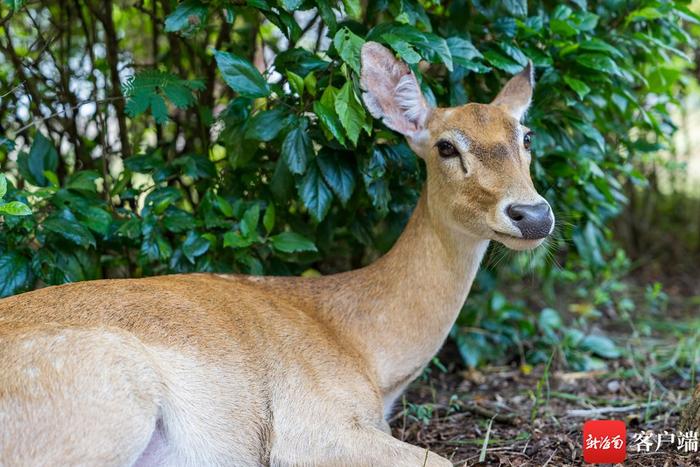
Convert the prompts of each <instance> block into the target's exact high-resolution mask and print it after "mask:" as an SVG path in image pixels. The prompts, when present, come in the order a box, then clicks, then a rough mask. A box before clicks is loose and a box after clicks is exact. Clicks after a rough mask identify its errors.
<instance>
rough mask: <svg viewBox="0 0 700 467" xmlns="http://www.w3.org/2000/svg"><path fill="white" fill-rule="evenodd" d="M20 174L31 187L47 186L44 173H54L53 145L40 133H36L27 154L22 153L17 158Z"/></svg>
mask: <svg viewBox="0 0 700 467" xmlns="http://www.w3.org/2000/svg"><path fill="white" fill-rule="evenodd" d="M17 164H18V166H19V171H20V174H21V175H22V176H23V177H24V178H25V179H26V180H27V181H29V183H31V184H32V185H36V186H41V187H45V186H49V180H48V179H47V178H46V176H45V175H44V174H45V172H47V171H50V172H56V169H57V168H58V153H57V152H56V149H55V148H54V147H53V143H52V142H51V141H50V140H49V139H48V138H46V137H45V136H44V135H43V134H42V133H37V134H36V137H35V138H34V143H33V144H32V147H31V149H30V150H29V154H26V153H22V154H20V155H19V156H18V158H17Z"/></svg>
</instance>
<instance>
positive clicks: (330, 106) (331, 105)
mask: <svg viewBox="0 0 700 467" xmlns="http://www.w3.org/2000/svg"><path fill="white" fill-rule="evenodd" d="M337 94H338V90H337V89H336V88H334V87H333V86H328V87H326V89H325V90H324V91H323V95H322V96H321V99H320V100H318V101H314V113H316V116H317V117H318V119H319V121H320V122H321V125H323V127H324V128H325V129H326V130H328V132H329V133H330V134H331V135H332V136H333V137H334V138H335V139H337V140H338V142H339V143H340V144H342V145H343V146H345V135H344V134H343V126H342V125H341V123H340V119H339V118H338V114H336V113H335V101H336V96H337Z"/></svg>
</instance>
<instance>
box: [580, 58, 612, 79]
mask: <svg viewBox="0 0 700 467" xmlns="http://www.w3.org/2000/svg"><path fill="white" fill-rule="evenodd" d="M576 61H577V62H578V63H580V64H581V65H583V66H585V67H587V68H591V69H593V70H596V71H601V72H603V73H607V74H610V75H620V69H619V68H618V67H617V65H616V64H615V62H614V61H613V60H612V59H611V58H610V57H608V56H607V55H600V54H581V55H577V56H576Z"/></svg>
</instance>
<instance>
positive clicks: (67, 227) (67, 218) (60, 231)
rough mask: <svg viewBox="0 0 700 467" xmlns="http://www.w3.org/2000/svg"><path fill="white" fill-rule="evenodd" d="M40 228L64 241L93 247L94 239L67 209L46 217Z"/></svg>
mask: <svg viewBox="0 0 700 467" xmlns="http://www.w3.org/2000/svg"><path fill="white" fill-rule="evenodd" d="M42 226H43V227H44V229H45V230H47V231H49V232H52V233H54V234H56V235H58V236H60V237H63V238H65V239H66V240H68V241H70V242H72V243H75V244H76V245H79V246H82V247H88V246H95V237H93V236H92V234H91V233H90V231H89V230H88V229H87V228H86V227H85V226H83V225H82V224H81V223H80V222H78V219H76V218H75V216H74V215H73V213H72V212H70V210H68V209H65V208H64V209H62V210H61V211H59V212H57V213H55V214H52V215H51V216H49V217H47V218H46V219H45V220H44V222H43V223H42Z"/></svg>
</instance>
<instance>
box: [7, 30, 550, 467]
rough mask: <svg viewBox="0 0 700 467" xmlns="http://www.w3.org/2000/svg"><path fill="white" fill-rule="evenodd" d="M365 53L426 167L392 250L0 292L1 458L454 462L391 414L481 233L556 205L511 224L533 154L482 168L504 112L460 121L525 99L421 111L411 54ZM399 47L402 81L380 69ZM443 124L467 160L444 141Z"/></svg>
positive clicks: (512, 125) (471, 269)
mask: <svg viewBox="0 0 700 467" xmlns="http://www.w3.org/2000/svg"><path fill="white" fill-rule="evenodd" d="M387 54H389V55H387ZM389 57H390V58H389ZM362 58H363V67H364V68H363V87H364V88H365V90H366V91H368V94H367V95H365V96H364V97H365V102H366V103H367V105H368V108H369V109H370V111H372V113H373V114H374V115H375V116H377V117H378V118H384V121H385V123H386V124H387V126H389V127H390V128H393V129H395V130H397V131H399V132H401V133H403V134H405V135H406V136H407V138H408V140H409V143H410V144H411V146H412V147H413V149H414V151H416V152H417V153H418V154H419V155H421V157H423V158H424V159H425V160H426V164H427V168H428V170H427V172H428V180H427V182H426V187H425V188H424V192H423V194H422V196H421V199H420V201H419V203H418V205H417V207H416V209H415V211H414V213H413V215H412V218H411V220H410V222H409V224H408V226H407V227H406V229H405V231H404V232H403V234H402V235H401V237H400V238H399V240H398V241H397V243H396V245H395V246H394V247H393V248H392V250H391V251H390V252H389V253H387V254H386V255H385V256H384V257H382V258H381V259H379V260H378V261H377V262H375V263H373V264H371V265H369V266H367V267H365V268H363V269H360V270H356V271H350V272H347V273H342V274H337V275H331V276H325V277H320V278H273V277H263V278H258V277H246V276H236V275H230V276H228V275H211V274H192V275H179V276H165V277H153V278H147V279H136V280H106V281H96V282H86V283H76V284H70V285H64V286H58V287H50V288H46V289H42V290H38V291H34V292H30V293H27V294H23V295H20V296H16V297H11V298H8V299H5V300H2V301H0V465H3V466H12V467H14V466H25V465H26V466H36V465H115V466H116V465H142V466H146V465H163V466H171V465H172V466H180V465H192V466H205V465H206V466H209V465H212V466H219V465H221V466H260V465H275V466H292V465H295V466H296V465H299V466H301V465H318V466H364V465H366V466H381V465H386V466H420V465H424V464H425V465H431V466H438V465H439V466H448V465H451V463H450V462H449V461H447V460H446V459H443V458H441V457H439V456H436V455H435V454H433V453H427V452H426V451H425V450H424V449H421V448H418V447H415V446H411V445H409V444H407V443H403V442H401V441H399V440H396V439H394V438H392V437H391V436H390V433H389V430H388V424H387V423H386V421H385V416H386V414H388V413H389V412H390V410H391V407H392V404H393V402H394V400H395V399H396V397H397V396H398V395H399V394H400V393H401V392H402V391H403V390H404V389H405V387H406V386H407V385H408V384H409V383H410V382H411V380H412V379H414V378H415V377H416V376H417V375H418V374H419V373H420V372H421V370H422V369H423V368H424V367H425V365H426V364H427V363H428V362H429V361H430V359H431V358H432V356H433V355H434V354H435V353H436V352H437V351H438V349H439V348H440V346H441V345H442V343H443V341H444V339H445V337H446V336H447V333H448V332H449V329H450V327H451V326H452V325H453V323H454V321H455V319H456V317H457V314H458V312H459V309H460V308H461V306H462V304H463V302H464V300H465V299H466V296H467V294H468V292H469V289H470V287H471V284H472V281H473V279H474V276H475V274H476V271H477V269H478V266H479V263H480V261H481V259H482V257H483V254H484V252H485V251H486V247H487V246H488V242H489V240H490V239H494V240H498V241H501V242H503V243H506V244H507V245H509V246H512V247H514V248H529V247H533V246H536V245H538V244H539V243H541V241H542V238H543V237H544V236H546V234H548V233H549V231H551V223H552V222H553V218H552V219H551V220H549V224H548V226H547V227H546V229H545V230H547V232H546V233H545V234H544V235H540V236H539V237H538V236H535V235H534V234H531V233H528V232H534V231H536V230H537V228H539V227H538V226H536V225H535V226H534V227H533V225H534V224H532V225H530V224H528V225H525V223H524V222H525V221H523V219H525V220H527V219H528V217H527V216H530V218H532V216H533V215H534V214H532V213H528V212H525V214H523V215H522V216H521V214H522V212H524V211H523V209H525V208H522V209H521V210H520V211H518V212H519V213H520V214H517V216H516V215H515V214H513V215H512V214H511V213H510V212H509V214H508V216H510V219H511V220H509V221H507V222H505V224H504V221H503V219H502V217H503V216H504V214H503V208H502V207H501V205H500V204H499V203H501V202H502V201H503V200H504V199H506V198H507V199H508V200H509V201H508V206H510V205H512V204H513V201H514V200H515V201H519V202H521V201H522V200H523V199H525V201H526V202H528V203H529V204H527V205H525V206H526V208H527V207H528V206H530V205H531V204H532V202H533V201H534V202H537V201H539V200H541V198H537V196H538V195H537V194H536V193H535V192H534V189H533V188H532V183H531V182H530V179H529V174H528V173H527V168H526V167H527V164H525V163H524V162H523V161H521V160H520V159H517V158H513V159H512V161H510V159H509V161H510V162H508V161H506V162H502V164H501V165H503V164H505V165H506V166H508V164H510V166H508V167H510V169H509V170H510V172H512V173H510V172H509V174H508V177H502V178H501V179H499V177H498V176H497V175H496V174H495V172H496V170H492V171H493V172H494V174H489V170H487V168H483V169H479V167H480V165H483V166H484V167H487V166H489V164H491V165H493V164H494V161H492V160H485V158H487V157H488V154H487V153H488V151H489V150H493V148H494V147H496V150H497V151H498V150H502V152H504V153H508V151H511V152H512V151H513V148H512V147H508V145H507V144H506V143H502V142H500V140H499V137H501V136H502V133H503V131H504V130H503V129H502V128H500V127H498V128H497V129H496V130H494V138H492V140H489V139H488V138H486V139H485V140H484V139H483V138H481V140H480V141H477V140H475V139H474V138H475V137H474V135H473V134H469V132H468V131H467V129H463V130H462V129H460V128H463V127H464V126H465V123H468V124H469V127H470V128H472V129H475V130H476V131H477V132H481V133H483V131H481V130H482V128H480V126H481V127H483V128H487V127H494V125H495V126H498V125H501V126H503V127H504V128H506V130H507V131H511V133H514V134H516V136H520V133H518V131H521V130H519V129H518V128H516V123H517V119H516V118H513V117H510V116H507V115H508V111H509V110H512V108H511V107H512V105H513V102H515V103H516V104H518V103H520V101H517V100H516V101H512V99H511V100H505V101H504V102H503V103H502V104H501V106H502V107H497V106H494V105H492V106H483V108H482V107H476V108H475V107H473V106H472V107H470V106H465V107H463V108H457V109H446V110H444V109H433V110H430V118H425V117H426V116H425V115H423V116H422V114H421V113H422V112H423V113H424V112H427V108H424V103H423V102H422V101H421V100H420V99H422V96H420V94H417V95H415V96H412V95H406V93H410V92H416V90H415V89H413V88H411V86H410V85H411V83H408V84H407V80H406V79H405V78H406V77H407V76H408V77H411V78H412V79H413V81H415V77H413V75H412V74H410V73H408V72H407V69H404V68H402V67H405V65H403V64H401V63H399V62H397V61H396V60H395V59H394V58H393V55H391V54H390V53H389V52H388V51H386V49H383V48H382V47H381V46H379V45H378V44H373V43H368V45H366V46H365V48H364V49H363V57H362ZM390 59H391V60H393V61H389V62H388V63H389V65H391V66H393V67H394V68H393V69H392V70H389V72H388V73H384V74H385V75H386V78H385V79H389V80H392V79H393V81H392V82H389V83H374V82H373V76H372V73H371V72H372V71H373V70H376V71H378V72H381V70H379V68H380V65H378V64H377V63H378V62H382V63H385V62H386V61H387V60H390ZM365 69H366V70H368V73H369V74H368V75H367V76H366V75H365ZM384 71H386V70H384ZM519 77H520V78H519V79H520V81H522V80H523V79H525V80H527V79H528V78H527V76H525V75H523V76H520V75H519ZM402 78H403V79H402ZM383 79H384V78H383ZM516 79H518V77H516V78H514V79H513V80H516ZM513 80H511V83H513V82H514V81H513ZM509 85H510V84H509ZM515 85H517V86H516V87H515V88H514V90H513V89H511V91H512V93H515V94H517V95H519V93H522V90H521V89H519V88H518V86H520V85H522V83H519V82H517V81H516V82H515ZM511 87H513V86H511ZM383 88H386V89H388V91H386V92H385V91H383V90H382V89H383ZM507 88H508V86H507V87H506V90H507ZM529 91H530V94H529V95H528V96H527V100H528V102H529V96H530V95H531V88H530V89H529ZM504 92H505V90H504ZM387 93H388V94H387ZM502 94H503V92H502ZM396 96H399V97H401V96H403V97H401V99H399V100H398V101H397V102H394V100H396ZM500 97H501V95H499V98H500ZM506 97H510V96H509V95H508V93H506ZM499 98H497V101H498V99H499ZM392 99H394V100H392ZM394 104H396V105H398V106H399V107H401V108H402V110H400V111H397V110H396V109H393V108H391V105H394ZM411 105H412V106H413V107H410V108H403V107H405V106H411ZM474 105H476V104H474ZM416 106H417V107H416ZM509 106H510V107H509ZM503 109H505V110H503ZM472 114H473V115H472ZM402 115H403V117H402ZM401 118H404V120H405V121H401ZM499 118H500V120H499ZM421 119H422V120H421ZM493 119H496V121H493ZM504 122H505V123H504ZM402 125H403V126H402ZM507 131H506V132H507ZM429 135H430V136H429ZM482 136H483V135H482ZM510 136H513V135H510ZM440 138H442V139H440ZM444 138H451V139H450V140H449V141H450V142H449V143H447V144H450V145H452V146H453V147H452V149H455V146H456V147H457V149H455V150H458V151H459V152H460V154H461V155H460V156H459V159H460V160H459V161H457V160H452V156H451V155H449V154H448V155H447V156H445V154H443V153H445V151H446V150H445V146H444V144H443V143H444V141H443V140H444ZM438 139H440V141H439V142H438V143H435V141H436V140H438ZM436 144H437V145H436ZM498 144H500V145H501V146H503V148H505V149H503V148H500V149H499V148H498V147H497V146H498ZM494 145H496V146H494ZM438 146H440V147H439V148H438V149H435V148H436V147H438ZM513 147H515V146H513ZM438 150H439V151H440V155H437V154H435V151H438ZM515 150H516V151H517V152H518V154H520V149H519V148H518V147H515ZM447 152H448V153H449V152H450V151H447ZM466 152H470V153H474V154H475V155H476V156H475V157H474V158H473V159H472V158H471V156H470V158H469V159H467V156H466V155H465V154H464V153H466ZM514 157H515V156H514ZM527 162H529V160H528V161H527ZM479 170H481V174H482V175H480V176H479V178H478V179H477V178H476V177H471V178H468V177H467V175H468V174H471V173H472V171H473V172H474V173H479ZM514 180H515V181H514ZM516 182H517V183H516ZM455 190H457V192H455ZM459 190H462V191H463V193H462V192H460V191H459ZM508 209H510V207H508ZM493 211H498V212H497V213H496V214H494V212H493ZM499 216H500V217H499ZM550 217H551V214H548V217H547V219H550ZM494 219H495V220H494ZM540 220H541V219H540ZM499 222H500V223H499ZM460 223H466V225H467V226H468V228H462V226H461V224H460ZM486 225H488V226H489V228H490V229H492V230H493V231H489V232H488V234H486V233H485V232H486V231H487V229H486V227H485V226H486ZM514 226H515V227H514ZM536 227H537V228H536ZM542 229H544V227H542V228H540V230H542ZM518 234H520V235H518Z"/></svg>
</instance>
